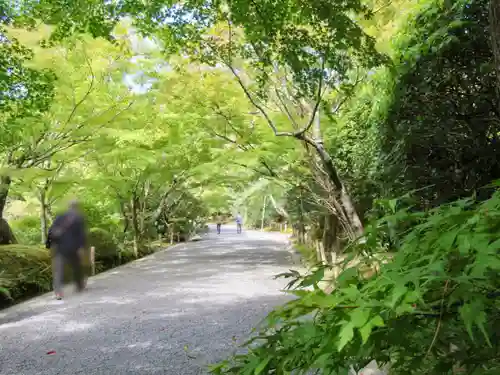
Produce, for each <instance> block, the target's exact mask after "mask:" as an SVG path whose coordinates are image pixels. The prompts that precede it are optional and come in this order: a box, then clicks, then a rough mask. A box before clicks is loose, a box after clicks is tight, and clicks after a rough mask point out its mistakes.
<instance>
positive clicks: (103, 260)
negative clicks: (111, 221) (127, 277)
mask: <svg viewBox="0 0 500 375" xmlns="http://www.w3.org/2000/svg"><path fill="white" fill-rule="evenodd" d="M88 244H89V246H94V247H95V260H96V263H100V266H101V268H102V267H104V268H109V267H110V266H113V265H116V264H117V262H118V260H119V253H120V250H119V247H118V245H117V243H116V242H115V241H114V239H113V236H112V235H111V233H109V232H108V231H106V230H104V229H101V228H91V229H90V230H89V232H88Z"/></svg>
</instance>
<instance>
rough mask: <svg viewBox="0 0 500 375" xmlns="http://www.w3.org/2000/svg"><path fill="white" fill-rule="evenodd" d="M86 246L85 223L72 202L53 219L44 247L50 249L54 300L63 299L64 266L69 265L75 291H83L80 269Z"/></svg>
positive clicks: (82, 274) (82, 276) (76, 205)
mask: <svg viewBox="0 0 500 375" xmlns="http://www.w3.org/2000/svg"><path fill="white" fill-rule="evenodd" d="M85 246H86V232H85V221H84V218H83V215H82V213H81V211H80V205H79V204H78V202H76V201H72V202H71V203H70V205H69V209H68V211H66V212H65V213H63V214H62V215H59V216H57V217H56V218H55V220H54V222H53V223H52V226H51V227H50V229H49V233H48V236H47V243H46V247H47V248H50V249H52V274H53V284H54V285H53V287H54V292H55V295H56V299H58V300H61V299H62V298H63V292H62V289H63V281H64V280H63V279H64V266H65V265H66V264H69V265H70V266H71V269H72V271H73V280H74V281H75V283H76V287H77V291H79V292H81V291H83V290H84V289H85V276H84V272H83V267H82V260H83V259H82V258H83V251H84V248H85Z"/></svg>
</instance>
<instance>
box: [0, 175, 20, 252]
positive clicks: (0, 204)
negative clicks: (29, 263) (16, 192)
mask: <svg viewBox="0 0 500 375" xmlns="http://www.w3.org/2000/svg"><path fill="white" fill-rule="evenodd" d="M11 182H12V180H11V179H10V177H9V176H0V245H8V244H12V243H17V239H16V236H14V233H13V232H12V229H10V226H9V223H7V220H5V219H4V218H3V214H4V211H5V206H6V205H7V197H8V196H9V189H10V184H11Z"/></svg>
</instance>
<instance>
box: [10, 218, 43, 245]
mask: <svg viewBox="0 0 500 375" xmlns="http://www.w3.org/2000/svg"><path fill="white" fill-rule="evenodd" d="M10 224H11V227H12V230H13V231H14V235H15V236H16V238H17V240H18V242H19V243H22V244H25V245H40V244H41V243H42V232H41V229H40V218H39V217H37V216H25V217H23V218H20V219H16V220H12V221H11V223H10Z"/></svg>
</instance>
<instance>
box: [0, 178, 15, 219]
mask: <svg viewBox="0 0 500 375" xmlns="http://www.w3.org/2000/svg"><path fill="white" fill-rule="evenodd" d="M11 182H12V180H11V179H10V177H9V176H0V219H1V218H3V213H4V210H5V206H6V204H7V198H8V196H9V189H10V184H11Z"/></svg>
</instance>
